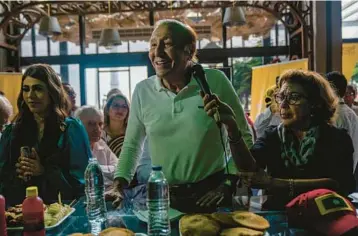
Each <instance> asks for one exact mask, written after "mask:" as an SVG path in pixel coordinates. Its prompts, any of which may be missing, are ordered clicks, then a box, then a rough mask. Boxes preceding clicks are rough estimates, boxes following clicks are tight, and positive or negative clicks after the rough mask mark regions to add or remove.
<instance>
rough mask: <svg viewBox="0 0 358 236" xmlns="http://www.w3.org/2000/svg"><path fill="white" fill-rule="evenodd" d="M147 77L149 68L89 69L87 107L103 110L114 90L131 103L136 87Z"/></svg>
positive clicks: (87, 70) (87, 74) (87, 76)
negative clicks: (108, 94) (108, 96)
mask: <svg viewBox="0 0 358 236" xmlns="http://www.w3.org/2000/svg"><path fill="white" fill-rule="evenodd" d="M147 77H148V72H147V66H130V67H100V68H87V69H86V94H87V96H86V97H87V105H92V106H96V107H98V108H100V109H102V108H103V107H104V105H105V104H106V101H107V93H108V92H109V91H110V90H111V89H114V88H117V89H119V90H120V91H121V92H122V93H123V94H124V95H125V96H126V97H127V98H128V99H129V101H131V98H132V94H133V91H134V89H135V86H136V85H137V84H138V83H139V82H140V81H142V80H144V79H146V78H147Z"/></svg>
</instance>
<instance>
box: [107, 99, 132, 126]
mask: <svg viewBox="0 0 358 236" xmlns="http://www.w3.org/2000/svg"><path fill="white" fill-rule="evenodd" d="M117 99H122V100H124V101H125V103H126V104H127V106H128V112H127V117H126V118H125V119H124V127H125V128H127V124H128V117H129V111H130V110H129V106H130V104H129V101H128V99H127V98H126V96H124V95H123V94H121V93H117V94H113V95H112V96H110V97H109V99H108V100H107V103H106V105H105V106H104V111H103V113H104V126H105V127H108V126H109V121H110V119H109V109H110V108H111V106H112V103H113V102H114V101H115V100H117Z"/></svg>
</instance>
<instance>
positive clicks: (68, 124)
mask: <svg viewBox="0 0 358 236" xmlns="http://www.w3.org/2000/svg"><path fill="white" fill-rule="evenodd" d="M62 126H63V127H62ZM79 129H80V130H82V129H84V126H83V124H82V122H81V121H80V120H79V119H76V118H73V117H67V118H66V119H65V121H64V123H63V124H62V125H61V130H63V131H64V130H79Z"/></svg>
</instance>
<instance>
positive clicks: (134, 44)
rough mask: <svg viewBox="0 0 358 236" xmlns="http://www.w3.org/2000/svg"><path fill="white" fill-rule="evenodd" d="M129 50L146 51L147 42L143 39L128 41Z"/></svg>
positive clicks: (147, 48) (147, 49) (147, 47)
mask: <svg viewBox="0 0 358 236" xmlns="http://www.w3.org/2000/svg"><path fill="white" fill-rule="evenodd" d="M129 51H130V52H148V51H149V42H148V41H144V40H136V41H129Z"/></svg>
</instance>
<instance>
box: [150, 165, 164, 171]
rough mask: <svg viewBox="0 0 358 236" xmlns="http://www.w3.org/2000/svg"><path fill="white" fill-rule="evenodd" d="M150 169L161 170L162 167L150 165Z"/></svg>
mask: <svg viewBox="0 0 358 236" xmlns="http://www.w3.org/2000/svg"><path fill="white" fill-rule="evenodd" d="M152 170H155V171H161V170H162V167H161V166H152Z"/></svg>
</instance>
